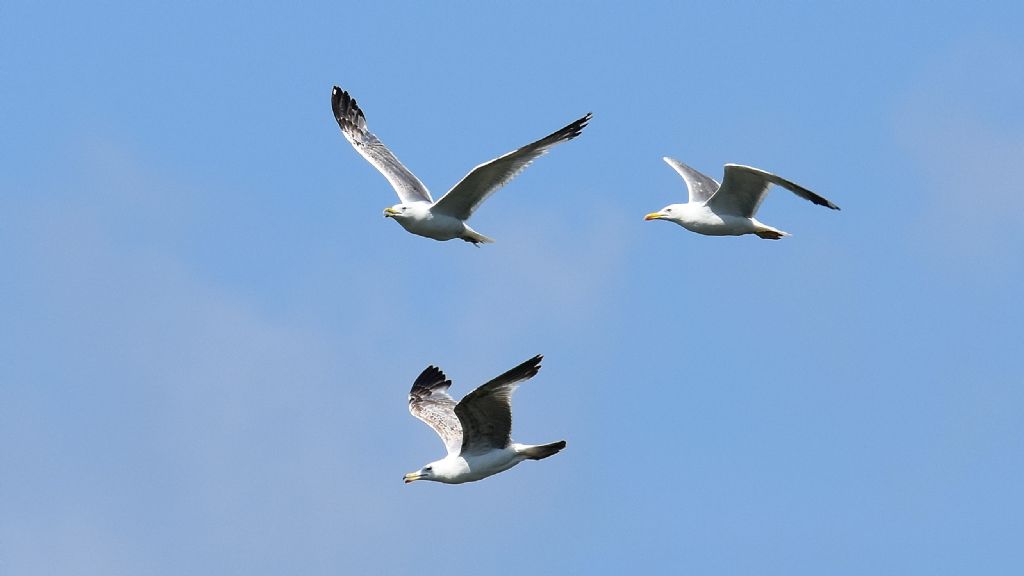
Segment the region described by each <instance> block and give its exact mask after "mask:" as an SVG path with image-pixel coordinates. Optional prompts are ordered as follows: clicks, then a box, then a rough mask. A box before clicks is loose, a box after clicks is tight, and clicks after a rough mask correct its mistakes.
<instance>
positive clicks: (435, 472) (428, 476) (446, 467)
mask: <svg viewBox="0 0 1024 576" xmlns="http://www.w3.org/2000/svg"><path fill="white" fill-rule="evenodd" d="M460 471H461V467H460V466H458V465H457V464H456V463H455V462H453V461H452V460H450V459H448V458H442V459H441V460H435V461H434V462H431V463H430V464H427V465H426V466H424V467H423V468H420V469H419V470H417V471H415V472H410V473H408V474H406V475H405V478H404V480H405V483H406V484H408V483H410V482H415V481H417V480H433V481H434V482H447V481H448V479H449V478H452V477H454V476H457V475H458V474H459V472H460Z"/></svg>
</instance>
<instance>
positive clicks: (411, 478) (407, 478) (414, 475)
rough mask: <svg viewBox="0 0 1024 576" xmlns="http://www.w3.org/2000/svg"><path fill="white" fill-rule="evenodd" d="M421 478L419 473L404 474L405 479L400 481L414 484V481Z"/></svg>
mask: <svg viewBox="0 0 1024 576" xmlns="http://www.w3.org/2000/svg"><path fill="white" fill-rule="evenodd" d="M422 478H423V475H422V474H420V473H419V472H410V473H408V474H406V475H405V477H404V478H403V479H402V480H404V481H405V483H406V484H408V483H409V482H415V481H417V480H420V479H422Z"/></svg>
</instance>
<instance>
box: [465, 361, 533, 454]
mask: <svg viewBox="0 0 1024 576" xmlns="http://www.w3.org/2000/svg"><path fill="white" fill-rule="evenodd" d="M542 359H543V356H540V355H537V356H534V357H533V358H530V359H529V360H527V361H526V362H523V363H522V364H520V365H519V366H516V367H515V368H513V369H511V370H509V371H508V372H505V373H504V374H502V375H501V376H498V377H497V378H495V379H493V380H491V381H490V382H487V383H486V384H484V385H482V386H480V387H479V388H477V389H476V390H473V391H472V392H470V393H469V394H467V395H466V397H465V398H463V399H462V400H461V401H459V403H458V405H456V406H455V414H456V415H457V416H458V417H459V421H460V422H461V423H462V430H463V437H462V453H464V454H473V453H477V452H486V451H488V450H492V449H501V448H504V447H506V446H508V444H509V442H510V441H511V434H512V393H513V392H514V391H515V389H516V387H517V386H518V385H519V383H520V382H522V381H524V380H529V379H530V378H533V377H534V376H535V375H536V374H537V371H539V370H540V362H541V360H542Z"/></svg>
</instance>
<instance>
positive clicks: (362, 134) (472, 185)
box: [331, 86, 591, 245]
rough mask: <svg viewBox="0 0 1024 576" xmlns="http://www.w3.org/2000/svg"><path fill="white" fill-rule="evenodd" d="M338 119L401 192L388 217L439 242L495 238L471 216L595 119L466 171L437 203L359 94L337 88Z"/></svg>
mask: <svg viewBox="0 0 1024 576" xmlns="http://www.w3.org/2000/svg"><path fill="white" fill-rule="evenodd" d="M331 107H332V108H333V109H334V118H335V119H336V120H337V121H338V125H339V126H341V133H342V134H344V135H345V139H347V140H348V141H349V143H351V144H352V147H353V148H355V149H356V152H359V154H360V155H362V157H363V158H366V161H367V162H369V163H370V164H373V166H374V167H375V168H377V170H380V172H381V174H383V175H384V178H387V181H388V182H390V183H391V186H392V187H393V188H394V189H395V192H397V193H398V199H399V200H401V202H400V203H398V204H395V205H394V206H391V207H390V208H385V209H384V217H385V218H394V219H395V221H396V222H398V223H399V224H401V225H402V227H403V228H405V229H406V230H408V231H409V232H412V233H413V234H418V235H420V236H426V237H427V238H433V239H434V240H451V239H453V238H461V239H463V240H465V241H466V242H472V243H473V244H475V245H479V244H481V243H486V242H493V240H491V239H490V238H488V237H486V236H484V235H483V234H480V233H479V232H477V231H476V230H473V229H472V228H470V227H469V225H467V224H466V220H468V219H469V217H470V216H472V215H473V212H474V211H476V209H477V208H478V207H479V206H480V204H481V203H482V202H483V201H484V200H486V199H487V197H488V196H490V195H491V194H493V193H494V192H495V191H496V190H498V188H501V187H502V186H504V185H505V184H507V183H508V182H509V181H510V180H512V179H513V178H515V177H516V175H517V174H519V173H520V172H522V171H523V170H524V169H525V168H526V167H527V166H529V165H530V163H531V162H533V161H534V160H536V159H537V158H539V157H540V156H543V155H544V154H545V153H546V152H547V151H548V150H549V149H550V148H551V147H552V146H554V145H556V144H559V143H561V142H565V141H567V140H572V139H573V138H575V137H577V136H579V135H580V132H581V131H582V130H583V128H584V127H585V126H586V125H587V122H588V121H589V120H590V116H591V115H590V114H589V113H588V114H587V115H586V116H584V117H582V118H580V119H579V120H577V121H575V122H573V123H572V124H569V125H568V126H566V127H565V128H562V129H561V130H559V131H557V132H554V133H553V134H550V135H548V136H545V137H544V138H541V139H540V140H537V141H536V142H534V143H532V144H527V145H526V146H523V147H522V148H520V149H518V150H516V151H514V152H509V153H508V154H505V155H504V156H499V157H498V158H495V159H494V160H491V161H489V162H484V163H483V164H480V165H479V166H477V167H476V168H473V169H472V170H471V171H470V172H469V174H466V176H465V177H463V178H462V180H460V181H459V183H458V184H456V185H455V186H454V187H452V189H451V190H449V191H448V193H447V194H445V195H444V196H442V197H441V199H440V200H438V201H437V202H434V200H433V199H432V198H431V197H430V192H429V191H428V190H427V187H426V186H424V185H423V183H422V182H420V180H419V178H417V177H416V176H415V175H414V174H413V173H412V172H410V171H409V169H408V168H406V167H405V166H403V165H402V163H401V162H399V161H398V158H397V157H396V156H395V155H394V154H392V153H391V150H388V148H387V146H385V145H384V144H383V143H382V142H381V141H380V140H379V139H378V138H377V137H376V136H374V135H373V133H372V132H370V131H369V130H367V128H366V118H365V117H364V116H363V111H362V110H360V109H359V105H358V104H356V100H355V98H352V97H351V96H349V94H348V92H346V91H344V90H342V89H341V88H339V87H337V86H335V87H334V91H333V93H332V94H331Z"/></svg>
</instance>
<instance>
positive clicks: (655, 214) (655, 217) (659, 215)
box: [644, 212, 665, 221]
mask: <svg viewBox="0 0 1024 576" xmlns="http://www.w3.org/2000/svg"><path fill="white" fill-rule="evenodd" d="M664 216H665V215H664V214H662V213H661V212H651V213H650V214H648V215H647V216H644V220H645V221H646V220H660V219H661V218H662V217H664Z"/></svg>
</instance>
